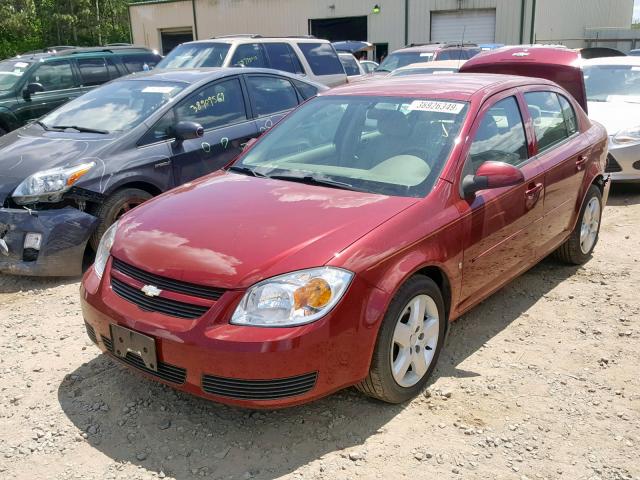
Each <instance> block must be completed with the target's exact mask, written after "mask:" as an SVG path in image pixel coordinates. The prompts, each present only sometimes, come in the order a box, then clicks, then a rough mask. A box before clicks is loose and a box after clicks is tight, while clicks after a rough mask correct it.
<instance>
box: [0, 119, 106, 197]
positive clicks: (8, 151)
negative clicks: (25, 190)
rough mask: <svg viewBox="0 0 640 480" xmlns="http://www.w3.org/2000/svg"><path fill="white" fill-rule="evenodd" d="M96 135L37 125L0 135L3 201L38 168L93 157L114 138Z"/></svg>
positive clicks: (77, 162)
mask: <svg viewBox="0 0 640 480" xmlns="http://www.w3.org/2000/svg"><path fill="white" fill-rule="evenodd" d="M97 137H98V135H96V134H78V133H63V132H45V131H43V130H41V129H40V128H39V127H35V126H34V127H27V128H26V129H20V130H14V131H13V132H11V133H8V134H7V135H5V136H3V137H0V205H2V204H3V203H4V200H5V199H6V198H7V196H8V195H9V194H10V193H11V192H13V190H15V188H16V187H17V186H18V185H19V184H20V183H21V182H22V181H23V180H24V179H25V178H27V177H28V176H30V175H33V174H34V173H36V172H39V171H41V170H47V169H49V168H55V167H61V166H65V165H75V164H79V163H82V162H85V161H90V159H91V158H92V157H94V156H95V155H96V153H97V152H98V151H99V150H100V149H101V148H102V147H103V146H105V145H107V144H109V143H110V142H111V140H112V138H111V137H107V138H102V137H104V136H102V135H100V136H99V137H98V138H97Z"/></svg>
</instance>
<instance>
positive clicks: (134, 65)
mask: <svg viewBox="0 0 640 480" xmlns="http://www.w3.org/2000/svg"><path fill="white" fill-rule="evenodd" d="M121 58H122V63H124V66H125V67H126V68H127V70H128V71H129V73H135V72H142V71H143V70H146V69H151V68H153V67H155V66H156V65H157V64H158V62H159V61H160V56H158V55H154V54H152V53H149V54H144V53H142V54H136V55H123V56H122V57H121ZM145 65H146V66H147V67H146V68H145Z"/></svg>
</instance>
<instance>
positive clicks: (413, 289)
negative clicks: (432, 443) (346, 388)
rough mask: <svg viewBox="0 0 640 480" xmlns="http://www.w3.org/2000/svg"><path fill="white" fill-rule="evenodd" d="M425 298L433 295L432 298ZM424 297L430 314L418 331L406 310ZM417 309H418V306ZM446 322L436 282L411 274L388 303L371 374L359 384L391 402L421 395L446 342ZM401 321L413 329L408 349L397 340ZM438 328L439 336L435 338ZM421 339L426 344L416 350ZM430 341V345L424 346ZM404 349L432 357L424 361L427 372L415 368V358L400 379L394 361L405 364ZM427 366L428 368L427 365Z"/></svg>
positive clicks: (358, 386)
mask: <svg viewBox="0 0 640 480" xmlns="http://www.w3.org/2000/svg"><path fill="white" fill-rule="evenodd" d="M426 299H430V302H429V301H428V300H426ZM423 300H424V301H426V302H427V303H428V305H429V306H428V307H427V309H426V313H427V316H426V317H424V318H423V322H424V323H423V324H422V329H418V330H417V331H416V330H415V328H416V327H415V326H416V324H415V323H414V324H413V325H412V323H411V315H410V313H407V312H410V311H411V305H412V304H413V305H415V302H416V301H423ZM415 311H419V310H418V309H415ZM434 314H437V319H436V318H433V317H434ZM417 317H420V315H419V314H418V315H417ZM425 319H426V321H425ZM405 321H406V323H405ZM434 322H436V323H434ZM446 322H447V318H446V314H445V308H444V300H443V299H442V293H441V292H440V289H439V288H438V286H437V285H436V283H435V282H434V281H433V280H431V279H430V278H428V277H425V276H422V275H418V276H415V277H412V278H410V279H409V280H408V281H407V282H406V283H405V284H404V285H402V287H400V289H399V290H398V292H397V293H396V295H395V297H394V298H393V300H392V301H391V304H390V305H389V308H388V310H387V313H386V314H385V316H384V319H383V321H382V325H381V326H380V331H379V332H378V339H377V341H376V346H375V349H374V352H373V357H372V358H371V366H370V368H369V375H368V376H367V378H365V379H364V380H363V381H362V382H360V383H359V384H357V385H356V388H357V389H358V390H360V391H361V392H363V393H365V394H366V395H369V396H371V397H374V398H377V399H379V400H382V401H384V402H388V403H402V402H406V401H407V400H410V399H411V398H413V397H415V396H416V395H418V394H419V393H420V392H421V391H422V390H423V388H424V386H425V384H426V383H427V381H428V380H429V376H430V375H431V372H432V371H433V369H434V368H435V366H436V362H437V361H438V356H439V355H440V351H441V350H442V345H443V343H444V337H445V326H446ZM400 323H404V324H405V325H406V326H407V328H408V330H406V332H413V334H411V336H410V339H409V341H408V342H407V344H408V345H409V346H410V348H408V349H407V348H401V347H400V345H399V344H398V343H397V342H396V338H397V337H395V334H396V327H398V328H403V327H400V326H399V324H400ZM436 331H437V338H435V339H434V335H435V332H436ZM429 332H431V334H429ZM420 333H423V335H424V339H421V338H420ZM418 342H420V343H422V345H423V346H422V347H420V345H418V347H419V351H416V350H415V348H416V344H417V343H418ZM429 345H430V347H429V348H425V347H427V346H429ZM403 352H404V354H406V353H407V352H411V353H410V354H409V355H410V358H412V359H418V360H420V355H422V356H424V357H426V356H430V360H425V364H423V365H422V367H423V368H422V371H423V372H424V373H423V374H422V376H420V369H415V368H414V365H416V364H415V363H414V360H411V361H410V362H411V363H410V366H409V369H408V370H407V371H406V374H405V376H404V379H402V380H400V381H399V379H397V378H398V377H402V374H399V375H398V374H396V375H394V373H393V370H392V368H393V367H392V363H394V364H398V365H400V364H402V363H403V362H402V361H401V358H402V357H401V355H402V354H403ZM413 352H416V353H415V354H414V353H413ZM394 359H395V360H394ZM405 363H406V362H405ZM425 366H426V368H424V367H425ZM399 370H400V372H401V371H402V370H403V369H402V368H400V369H399ZM412 371H413V374H412Z"/></svg>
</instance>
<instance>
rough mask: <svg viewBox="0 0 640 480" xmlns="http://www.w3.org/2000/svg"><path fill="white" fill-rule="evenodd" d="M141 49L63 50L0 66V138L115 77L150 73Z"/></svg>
mask: <svg viewBox="0 0 640 480" xmlns="http://www.w3.org/2000/svg"><path fill="white" fill-rule="evenodd" d="M161 59H162V57H161V56H160V55H158V54H157V53H154V52H153V51H151V50H149V49H147V48H141V47H95V48H65V49H62V50H57V51H55V50H52V51H47V52H43V53H31V54H27V55H19V56H17V57H14V58H11V59H7V60H3V61H0V135H4V134H6V133H7V132H10V131H11V130H15V129H16V128H18V127H21V126H22V125H24V124H26V123H27V122H28V121H29V120H32V119H34V118H39V117H41V116H42V115H44V114H46V113H48V112H50V111H51V110H53V109H54V108H57V107H59V106H60V105H62V104H63V103H66V102H68V101H69V100H71V99H73V98H75V97H77V96H78V95H81V94H83V93H85V92H87V91H88V90H90V89H92V88H94V87H96V86H97V85H101V84H103V83H105V82H108V81H109V80H113V79H114V78H118V77H121V76H123V75H127V74H129V73H134V72H139V71H142V70H148V69H150V68H153V67H154V66H155V65H156V64H157V63H158V62H159V61H160V60H161Z"/></svg>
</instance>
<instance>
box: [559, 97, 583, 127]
mask: <svg viewBox="0 0 640 480" xmlns="http://www.w3.org/2000/svg"><path fill="white" fill-rule="evenodd" d="M558 98H559V99H560V106H561V107H562V115H563V116H564V122H565V124H566V125H567V133H568V134H569V136H571V135H573V134H574V133H576V132H577V131H578V120H577V118H576V112H575V111H574V110H573V107H572V106H571V103H570V102H569V100H567V99H566V98H565V97H564V96H562V95H558Z"/></svg>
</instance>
